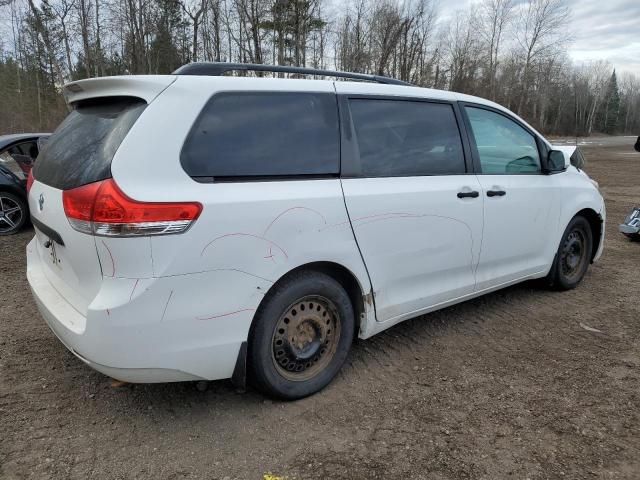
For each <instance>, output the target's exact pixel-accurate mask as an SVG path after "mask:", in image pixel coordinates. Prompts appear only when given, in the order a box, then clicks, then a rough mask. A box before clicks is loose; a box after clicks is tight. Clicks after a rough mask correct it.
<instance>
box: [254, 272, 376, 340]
mask: <svg viewBox="0 0 640 480" xmlns="http://www.w3.org/2000/svg"><path fill="white" fill-rule="evenodd" d="M302 271H312V272H320V273H324V274H325V275H328V276H329V277H331V278H333V279H334V280H336V281H337V282H338V283H339V284H340V285H341V286H342V288H344V289H345V291H346V292H347V295H349V299H350V300H351V305H352V307H353V312H354V316H355V318H354V321H355V327H356V328H355V329H354V333H355V335H354V336H357V335H358V332H359V331H360V329H361V328H363V327H364V326H365V325H364V324H363V322H365V321H366V318H365V317H364V313H365V304H364V303H365V298H364V297H365V293H364V291H363V289H362V285H361V283H360V281H359V280H358V278H357V277H356V275H355V274H354V273H353V272H352V271H351V270H349V269H348V268H346V267H345V266H343V265H341V264H339V263H336V262H329V261H319V262H310V263H306V264H303V265H300V266H298V267H296V268H293V269H291V270H289V271H288V272H287V273H285V274H284V275H282V276H281V277H280V278H279V279H278V280H277V281H276V282H275V283H274V284H273V285H271V287H270V288H269V290H267V292H266V293H265V295H264V297H263V299H262V300H261V301H260V304H259V305H258V308H256V312H259V311H260V307H261V306H262V305H263V304H264V303H265V301H266V300H267V299H268V298H269V294H270V292H271V291H273V289H274V288H275V287H276V286H277V285H279V284H280V283H281V282H283V281H284V280H285V279H286V278H289V277H290V276H291V275H294V274H296V273H298V272H302ZM257 318H258V315H257V313H256V315H254V317H253V321H252V322H251V327H250V328H249V337H250V336H251V334H252V333H253V330H254V326H255V323H256V319H257Z"/></svg>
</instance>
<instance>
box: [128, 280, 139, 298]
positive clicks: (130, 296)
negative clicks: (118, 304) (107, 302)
mask: <svg viewBox="0 0 640 480" xmlns="http://www.w3.org/2000/svg"><path fill="white" fill-rule="evenodd" d="M139 281H140V279H139V278H136V283H135V284H134V285H133V288H132V289H131V295H129V301H131V299H132V298H133V292H135V291H136V287H137V286H138V282H139Z"/></svg>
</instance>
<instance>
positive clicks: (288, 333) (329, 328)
mask: <svg viewBox="0 0 640 480" xmlns="http://www.w3.org/2000/svg"><path fill="white" fill-rule="evenodd" d="M341 327H342V325H341V322H340V315H339V314H338V311H337V309H336V306H335V305H334V304H333V302H332V301H331V300H329V299H328V298H325V297H322V296H318V295H308V296H305V297H303V298H301V299H300V300H298V301H296V302H294V303H293V304H291V305H290V306H289V307H288V308H287V309H286V310H285V312H284V313H283V314H282V315H281V316H280V318H279V319H278V321H277V323H276V328H275V330H274V333H273V338H272V342H271V343H272V349H271V357H272V360H273V362H274V365H275V367H276V370H277V371H278V373H279V374H280V375H282V376H283V377H284V378H286V379H287V380H291V381H305V380H309V379H310V378H313V377H314V376H316V375H317V374H318V373H320V372H321V371H323V370H324V369H325V368H326V367H327V365H328V364H329V363H330V362H331V360H332V359H333V357H334V355H335V353H336V349H337V347H338V343H339V341H340V334H341Z"/></svg>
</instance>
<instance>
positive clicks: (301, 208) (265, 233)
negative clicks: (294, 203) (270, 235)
mask: <svg viewBox="0 0 640 480" xmlns="http://www.w3.org/2000/svg"><path fill="white" fill-rule="evenodd" d="M294 210H307V211H309V212H312V213H315V214H316V215H318V216H319V217H320V218H321V219H322V221H323V222H324V224H325V225H326V224H327V219H326V218H325V216H324V215H322V214H321V213H320V212H319V211H317V210H314V209H313V208H309V207H291V208H287V209H286V210H285V211H283V212H281V213H280V214H278V215H277V216H276V217H275V218H274V219H273V220H271V223H270V224H269V225H267V228H265V229H264V232H262V235H263V236H266V235H267V232H268V231H269V229H270V228H271V227H272V226H273V224H274V223H276V222H277V221H278V220H279V219H280V218H281V217H282V216H284V215H286V214H287V213H289V212H292V211H294Z"/></svg>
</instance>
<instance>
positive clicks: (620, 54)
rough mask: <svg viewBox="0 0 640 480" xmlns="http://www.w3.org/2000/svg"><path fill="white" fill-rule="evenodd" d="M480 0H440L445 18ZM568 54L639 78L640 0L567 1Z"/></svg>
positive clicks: (576, 59)
mask: <svg viewBox="0 0 640 480" xmlns="http://www.w3.org/2000/svg"><path fill="white" fill-rule="evenodd" d="M475 1H477V0H440V2H439V8H438V11H439V12H440V16H441V17H442V18H443V19H444V17H447V16H449V15H451V14H452V13H453V12H455V11H456V10H458V9H465V8H467V7H469V5H471V4H473V3H474V2H475ZM567 4H568V6H569V8H570V9H571V17H570V18H571V23H570V25H569V30H570V34H571V36H572V38H573V41H572V43H571V45H570V47H569V55H570V56H571V58H572V59H573V60H574V61H575V62H576V63H577V64H579V63H582V62H587V61H589V60H608V61H609V62H611V64H612V65H613V66H614V67H615V68H616V70H617V71H618V72H622V71H628V72H633V73H635V74H637V75H640V0H567Z"/></svg>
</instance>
